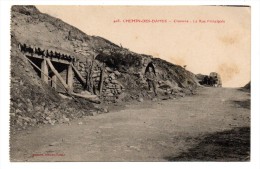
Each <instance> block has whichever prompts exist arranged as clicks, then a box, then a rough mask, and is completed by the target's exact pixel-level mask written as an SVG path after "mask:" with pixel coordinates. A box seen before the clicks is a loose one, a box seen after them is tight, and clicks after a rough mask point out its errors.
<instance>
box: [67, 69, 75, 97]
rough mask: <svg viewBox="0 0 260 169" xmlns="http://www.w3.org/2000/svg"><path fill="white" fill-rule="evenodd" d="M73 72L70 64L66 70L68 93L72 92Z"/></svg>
mask: <svg viewBox="0 0 260 169" xmlns="http://www.w3.org/2000/svg"><path fill="white" fill-rule="evenodd" d="M73 77H74V75H73V71H72V64H70V65H68V70H67V85H68V87H69V90H70V92H72V91H73Z"/></svg>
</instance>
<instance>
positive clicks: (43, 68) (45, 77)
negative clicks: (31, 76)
mask: <svg viewBox="0 0 260 169" xmlns="http://www.w3.org/2000/svg"><path fill="white" fill-rule="evenodd" d="M48 74H49V72H48V66H47V63H46V59H43V61H42V63H41V79H42V80H43V81H44V82H45V83H46V84H48Z"/></svg>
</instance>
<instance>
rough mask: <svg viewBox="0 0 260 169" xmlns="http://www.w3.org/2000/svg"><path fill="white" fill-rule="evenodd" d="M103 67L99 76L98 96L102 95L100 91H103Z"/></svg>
mask: <svg viewBox="0 0 260 169" xmlns="http://www.w3.org/2000/svg"><path fill="white" fill-rule="evenodd" d="M104 73H105V72H104V66H102V68H101V75H100V81H99V95H100V96H101V95H102V89H103V81H104Z"/></svg>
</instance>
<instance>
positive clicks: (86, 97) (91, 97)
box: [71, 93, 101, 104]
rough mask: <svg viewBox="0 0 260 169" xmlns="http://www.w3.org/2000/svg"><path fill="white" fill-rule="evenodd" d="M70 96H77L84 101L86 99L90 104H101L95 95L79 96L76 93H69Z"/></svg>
mask: <svg viewBox="0 0 260 169" xmlns="http://www.w3.org/2000/svg"><path fill="white" fill-rule="evenodd" d="M71 95H73V96H77V97H80V98H84V99H86V100H88V101H90V102H93V103H97V104H100V103H101V101H100V99H99V98H98V97H97V95H81V94H78V93H71Z"/></svg>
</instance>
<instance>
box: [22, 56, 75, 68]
mask: <svg viewBox="0 0 260 169" xmlns="http://www.w3.org/2000/svg"><path fill="white" fill-rule="evenodd" d="M26 56H27V57H32V58H37V59H44V58H45V56H39V55H36V54H33V55H32V56H31V55H28V54H26ZM48 59H50V60H51V61H52V62H58V63H63V64H66V65H68V64H70V62H69V61H67V60H63V59H58V58H48Z"/></svg>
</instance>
